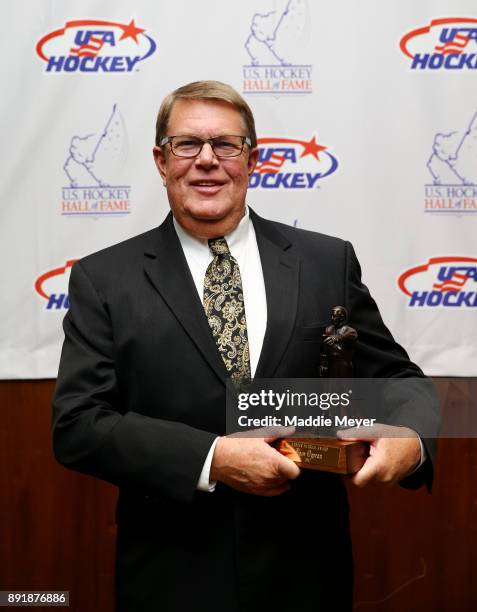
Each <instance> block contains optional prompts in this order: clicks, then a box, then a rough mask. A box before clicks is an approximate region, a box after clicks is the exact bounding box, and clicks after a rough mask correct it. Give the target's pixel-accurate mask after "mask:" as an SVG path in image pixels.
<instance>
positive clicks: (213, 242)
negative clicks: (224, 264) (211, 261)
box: [209, 236, 230, 257]
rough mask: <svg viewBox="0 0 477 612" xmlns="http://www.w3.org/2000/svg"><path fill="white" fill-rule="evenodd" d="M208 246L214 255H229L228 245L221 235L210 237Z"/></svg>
mask: <svg viewBox="0 0 477 612" xmlns="http://www.w3.org/2000/svg"><path fill="white" fill-rule="evenodd" d="M209 248H210V250H211V251H212V253H213V255H214V257H215V256H216V255H229V254H230V251H229V245H228V244H227V241H226V240H225V238H224V237H223V236H221V237H220V238H211V239H210V240H209Z"/></svg>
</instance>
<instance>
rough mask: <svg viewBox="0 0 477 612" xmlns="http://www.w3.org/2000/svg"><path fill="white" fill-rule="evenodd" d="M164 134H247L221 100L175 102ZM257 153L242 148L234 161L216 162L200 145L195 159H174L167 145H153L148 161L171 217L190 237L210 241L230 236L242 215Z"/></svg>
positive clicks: (206, 147) (233, 110)
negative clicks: (156, 173)
mask: <svg viewBox="0 0 477 612" xmlns="http://www.w3.org/2000/svg"><path fill="white" fill-rule="evenodd" d="M167 135H168V136H181V135H182V136H199V137H200V138H204V139H205V138H214V137H215V136H226V135H237V136H248V134H247V133H246V129H245V124H244V121H243V119H242V116H241V114H240V113H239V111H238V110H237V109H236V108H235V107H234V106H232V104H229V103H228V102H225V101H222V100H213V99H179V100H177V101H176V102H175V103H174V106H173V107H172V111H171V114H170V118H169V124H168V129H167ZM257 157H258V150H257V149H253V150H250V149H249V148H248V146H247V145H244V148H243V151H242V153H241V154H240V155H239V156H237V157H231V158H227V159H224V158H221V159H218V158H217V157H216V156H215V155H214V152H213V150H212V148H211V146H210V144H208V143H206V144H204V146H203V147H202V151H201V152H200V154H199V155H198V156H197V157H194V158H192V159H186V158H181V157H176V156H175V155H174V154H173V153H172V151H171V147H170V145H169V144H167V145H165V146H164V147H163V148H161V147H154V159H155V162H156V165H157V168H158V170H159V172H160V174H161V177H162V179H163V181H164V184H165V186H166V188H167V195H168V198H169V204H170V206H171V209H172V212H173V214H174V217H175V218H176V220H177V221H178V223H180V224H181V225H182V227H183V228H184V229H185V230H186V231H188V232H189V233H190V234H193V235H194V236H198V237H201V238H216V237H218V236H224V235H225V234H228V233H229V232H231V231H232V230H233V229H234V228H235V227H236V226H237V225H238V223H239V222H240V219H241V218H242V217H243V214H244V211H245V195H246V192H247V187H248V179H249V176H250V175H251V174H252V172H253V170H254V168H255V164H256V163H257Z"/></svg>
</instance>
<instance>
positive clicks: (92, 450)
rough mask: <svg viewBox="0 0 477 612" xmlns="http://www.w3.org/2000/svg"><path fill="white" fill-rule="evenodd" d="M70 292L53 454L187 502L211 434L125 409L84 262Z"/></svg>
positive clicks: (102, 308) (104, 311)
mask: <svg viewBox="0 0 477 612" xmlns="http://www.w3.org/2000/svg"><path fill="white" fill-rule="evenodd" d="M69 299H70V309H69V311H68V313H67V315H66V317H65V319H64V323H63V328H64V332H65V340H64V344H63V350H62V354H61V361H60V368H59V373H58V380H57V385H56V390H55V394H54V399H53V448H54V453H55V456H56V458H57V460H58V461H59V462H60V463H61V464H62V465H64V466H65V467H68V468H71V469H74V470H77V471H80V472H83V473H85V474H89V475H92V476H95V477H98V478H101V479H103V480H106V481H108V482H110V483H113V484H115V485H118V486H121V487H127V488H129V489H132V490H138V491H140V492H142V493H151V492H152V493H153V494H154V495H157V496H161V497H167V498H171V499H173V500H176V501H182V502H189V501H191V500H192V497H193V495H194V492H195V490H196V486H197V482H198V480H199V476H200V473H201V470H202V467H203V465H204V461H205V459H206V457H207V454H208V452H209V449H210V447H211V445H212V443H213V441H214V439H215V438H216V434H212V433H209V432H206V431H202V430H200V429H196V428H193V427H189V426H187V425H185V424H182V423H177V422H172V421H166V420H161V419H156V418H151V417H148V416H145V415H142V414H139V413H137V412H134V411H128V412H125V411H122V409H121V401H120V394H119V390H118V381H117V377H116V371H115V355H114V350H115V349H114V330H113V328H112V325H111V319H110V316H109V313H108V307H107V304H106V302H105V300H102V298H101V295H100V293H99V292H98V291H97V290H96V288H95V287H94V286H93V284H92V282H91V280H90V278H89V277H88V275H87V274H86V272H85V270H84V267H83V266H82V265H81V262H77V263H76V264H75V265H74V266H73V268H72V271H71V277H70V285H69Z"/></svg>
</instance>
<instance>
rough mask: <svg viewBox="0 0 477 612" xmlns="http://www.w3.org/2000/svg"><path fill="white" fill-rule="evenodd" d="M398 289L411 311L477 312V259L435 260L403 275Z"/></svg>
mask: <svg viewBox="0 0 477 612" xmlns="http://www.w3.org/2000/svg"><path fill="white" fill-rule="evenodd" d="M398 287H399V289H400V290H401V291H402V292H403V293H404V294H405V295H406V296H408V298H409V301H408V306H409V307H411V308H423V307H428V308H436V307H443V308H476V307H477V257H432V258H431V259H429V261H428V262H427V263H426V264H422V265H419V266H415V267H414V268H411V269H409V270H406V271H405V272H403V273H402V274H401V276H400V277H399V279H398Z"/></svg>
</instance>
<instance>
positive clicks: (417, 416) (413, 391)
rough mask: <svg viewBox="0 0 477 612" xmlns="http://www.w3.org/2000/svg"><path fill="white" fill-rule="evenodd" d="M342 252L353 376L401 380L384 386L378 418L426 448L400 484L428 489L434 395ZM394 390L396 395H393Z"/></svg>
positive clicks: (435, 421) (351, 257)
mask: <svg viewBox="0 0 477 612" xmlns="http://www.w3.org/2000/svg"><path fill="white" fill-rule="evenodd" d="M346 250H347V258H346V261H347V291H346V296H347V304H346V307H347V309H348V312H349V313H350V317H349V325H351V326H352V327H354V328H356V329H357V331H358V345H357V358H356V361H355V375H356V376H357V377H360V378H390V379H406V380H402V383H401V382H400V381H397V383H398V384H396V385H394V386H393V385H390V386H389V388H390V389H391V392H390V393H388V396H387V397H388V399H389V398H392V399H390V401H389V402H387V405H385V406H383V415H384V416H385V419H386V422H387V423H389V424H395V425H402V426H406V427H410V428H411V429H413V430H414V431H416V432H417V433H418V434H419V436H420V437H421V439H422V442H423V444H424V448H425V454H426V459H425V461H424V462H423V464H422V465H421V466H420V467H419V468H418V469H417V470H416V471H415V472H414V473H413V474H411V475H410V476H408V477H407V478H405V479H404V480H403V481H402V482H401V483H400V484H401V485H402V486H404V487H407V488H413V489H414V488H418V487H419V486H421V485H422V484H426V486H427V488H428V489H430V488H431V485H432V480H433V461H434V456H435V449H436V438H437V434H438V429H439V401H438V395H437V393H436V391H435V389H434V385H433V383H432V381H431V380H430V379H428V378H426V377H425V376H424V374H423V372H422V370H421V369H420V368H419V367H418V366H417V365H416V364H414V363H413V362H412V361H410V359H409V356H408V355H407V353H406V351H405V350H404V349H403V348H402V347H401V346H400V345H399V344H397V343H396V341H395V340H394V338H393V337H392V335H391V332H390V331H389V330H388V328H387V327H386V325H385V324H384V322H383V320H382V318H381V315H380V313H379V310H378V307H377V305H376V303H375V301H374V300H373V298H372V297H371V295H370V293H369V291H368V289H367V287H366V286H365V285H364V284H363V283H362V281H361V268H360V265H359V262H358V260H357V258H356V255H355V252H354V250H353V247H352V246H351V244H350V243H346ZM396 388H397V389H399V393H397V394H396V393H395V391H394V389H396ZM430 434H432V435H430Z"/></svg>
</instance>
